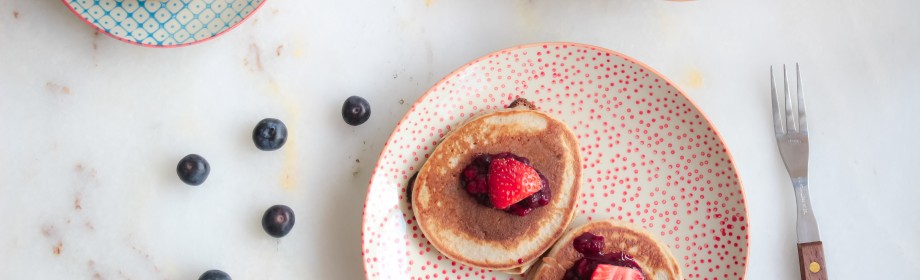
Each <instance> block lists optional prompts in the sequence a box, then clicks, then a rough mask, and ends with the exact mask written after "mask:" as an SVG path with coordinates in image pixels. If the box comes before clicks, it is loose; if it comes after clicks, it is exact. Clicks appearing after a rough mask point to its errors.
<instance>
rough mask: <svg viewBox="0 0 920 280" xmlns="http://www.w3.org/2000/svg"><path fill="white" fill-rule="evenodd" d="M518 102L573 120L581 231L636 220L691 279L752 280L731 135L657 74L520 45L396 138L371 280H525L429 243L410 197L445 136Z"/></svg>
mask: <svg viewBox="0 0 920 280" xmlns="http://www.w3.org/2000/svg"><path fill="white" fill-rule="evenodd" d="M517 97H525V98H527V99H529V100H531V101H533V102H534V103H535V104H536V105H537V106H538V107H539V109H540V110H541V111H544V112H547V113H549V114H551V115H554V116H555V117H557V118H559V119H560V120H562V121H564V122H566V123H567V124H568V125H569V126H570V127H571V128H572V130H573V131H574V132H575V134H576V135H577V136H578V140H579V145H580V147H581V153H582V161H583V162H582V164H583V174H584V178H582V180H583V181H582V193H581V197H580V198H579V199H578V202H579V203H578V208H577V209H576V217H575V219H574V221H573V222H572V223H573V225H578V224H582V223H584V222H586V221H589V220H594V219H616V220H622V221H626V222H630V223H633V224H635V225H637V226H640V227H642V228H644V229H646V230H647V231H648V232H650V233H652V234H653V235H655V236H656V237H657V238H658V240H660V241H661V242H663V243H665V244H666V245H667V247H668V248H669V249H670V250H671V252H673V254H674V256H675V257H676V258H677V260H678V262H679V263H680V265H681V270H682V275H683V278H685V279H707V280H716V279H743V278H744V274H745V267H746V264H747V255H748V241H749V240H748V232H747V231H748V221H747V209H746V205H745V199H744V195H743V192H742V188H741V184H740V181H739V180H738V174H737V172H736V169H735V167H734V164H733V163H732V160H731V156H730V155H729V153H728V151H727V150H726V148H725V145H724V144H723V143H722V139H721V138H720V137H719V135H718V133H717V132H716V131H715V129H714V128H713V127H712V125H711V124H710V122H709V121H708V120H707V119H706V118H705V117H704V116H703V114H702V113H701V112H700V110H699V109H698V108H697V107H696V106H695V105H694V104H693V102H691V101H690V100H689V99H687V97H686V96H685V95H684V94H683V93H681V91H680V90H678V89H677V88H676V87H675V86H674V84H673V83H671V82H670V81H668V80H667V79H666V78H665V77H663V76H661V75H660V74H659V73H658V72H655V71H654V70H652V69H651V68H649V67H648V66H646V65H644V64H642V63H640V62H638V61H636V60H635V59H632V58H630V57H627V56H625V55H622V54H619V53H616V52H614V51H610V50H606V49H603V48H599V47H594V46H589V45H583V44H575V43H543V44H530V45H523V46H518V47H514V48H510V49H506V50H502V51H499V52H496V53H493V54H490V55H488V56H485V57H482V58H479V59H477V60H475V61H473V62H470V63H469V64H467V65H465V66H463V67H461V68H460V69H458V70H456V71H455V72H453V73H451V74H450V75H448V76H447V77H445V78H444V79H443V80H441V81H440V82H438V83H437V84H435V85H434V86H433V87H432V88H431V89H429V90H428V92H427V93H425V95H424V96H422V97H421V98H420V99H419V100H418V102H416V104H415V105H414V106H412V108H411V109H410V110H409V112H408V113H407V114H406V116H405V117H404V118H403V119H402V121H400V122H399V124H398V125H397V127H396V130H395V131H394V132H393V134H392V135H391V136H390V139H389V140H388V141H387V143H386V146H385V147H384V148H383V152H382V153H381V155H380V159H379V161H378V163H377V167H376V168H375V169H374V174H373V175H372V176H371V183H370V187H369V188H368V194H367V201H366V202H365V205H364V222H363V225H362V233H361V238H362V243H363V249H362V250H363V251H362V256H363V258H364V268H365V271H366V273H367V277H368V278H369V279H509V278H510V279H520V278H521V277H517V276H511V275H507V274H502V273H499V272H492V271H488V270H481V269H476V268H472V267H468V266H464V265H461V264H458V263H455V262H453V261H451V260H450V259H447V258H445V257H443V256H442V255H441V254H440V253H438V251H437V250H435V249H434V248H432V246H431V245H430V244H429V243H428V242H427V240H425V238H424V237H423V236H422V232H421V231H420V229H419V228H418V226H417V224H416V223H415V220H414V216H413V214H412V210H411V209H410V205H409V203H408V202H407V199H406V187H407V183H408V180H409V177H411V176H412V174H413V173H415V171H416V170H418V168H419V167H421V166H422V164H423V163H424V161H425V159H426V158H427V157H428V156H429V154H430V153H431V151H432V150H433V149H434V147H435V146H436V145H437V143H438V140H439V139H441V137H443V136H444V134H445V133H447V132H448V131H450V130H451V128H454V127H456V126H457V125H458V124H459V123H460V122H461V121H463V120H464V119H466V118H468V117H469V116H471V115H473V114H475V113H476V112H480V111H483V110H493V109H496V108H502V107H504V106H505V105H506V104H508V103H510V102H511V101H512V100H513V99H515V98H517Z"/></svg>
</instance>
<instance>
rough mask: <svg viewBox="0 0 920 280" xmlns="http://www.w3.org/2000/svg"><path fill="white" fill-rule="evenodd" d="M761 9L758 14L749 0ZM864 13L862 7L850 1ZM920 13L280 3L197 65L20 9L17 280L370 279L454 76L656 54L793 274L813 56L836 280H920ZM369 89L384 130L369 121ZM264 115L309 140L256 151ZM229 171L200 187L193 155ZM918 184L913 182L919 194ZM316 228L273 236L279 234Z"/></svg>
mask: <svg viewBox="0 0 920 280" xmlns="http://www.w3.org/2000/svg"><path fill="white" fill-rule="evenodd" d="M742 2H745V3H742ZM853 2H857V1H853ZM918 10H920V2H916V1H906V0H905V1H858V3H842V2H840V1H832V0H822V1H793V0H789V1H756V2H754V1H701V2H666V1H511V0H507V1H484V0H483V1H448V0H427V1H422V0H418V1H347V2H346V1H293V0H270V1H268V2H267V3H266V4H265V6H263V8H262V9H261V10H259V11H258V12H256V14H255V16H254V17H253V18H251V19H250V20H248V21H247V22H245V23H244V24H242V25H241V26H240V27H239V28H237V29H236V30H234V31H232V32H230V33H227V34H226V35H224V36H222V37H220V38H218V39H216V40H213V41H209V42H205V43H203V44H199V45H194V46H190V47H184V48H179V49H151V48H144V47H138V46H134V45H129V44H126V43H123V42H119V41H116V40H114V39H111V38H108V37H106V36H102V35H98V34H94V31H93V29H91V28H90V27H88V26H86V25H85V24H83V23H82V22H80V21H79V20H78V19H77V18H76V17H75V16H74V15H72V14H71V13H70V12H69V11H68V10H67V9H66V8H65V7H64V6H63V5H61V4H60V2H59V1H55V0H3V1H0V119H2V120H3V121H4V127H3V129H2V131H3V132H2V137H0V212H2V213H3V214H2V216H0V278H2V279H196V278H197V276H198V275H199V274H200V273H201V272H203V271H205V270H207V269H211V268H221V269H224V270H225V271H227V272H229V273H230V274H231V275H232V276H233V277H234V279H359V278H362V277H363V276H364V273H363V269H362V260H361V256H360V246H361V245H360V237H359V234H360V232H359V230H360V225H361V207H362V204H363V202H364V197H365V191H366V188H367V181H368V179H369V178H370V173H371V171H372V169H373V167H374V164H375V162H376V158H377V155H378V153H379V151H380V150H381V148H382V145H383V143H384V141H386V139H387V136H388V135H389V133H390V131H391V130H392V129H393V127H394V126H395V124H396V122H397V121H398V120H399V119H400V118H401V117H402V115H403V114H404V113H405V112H406V111H407V110H408V109H409V107H410V106H411V104H412V103H413V102H414V101H415V100H416V99H417V98H418V97H419V96H421V94H422V93H423V92H424V91H425V90H426V89H427V87H429V86H430V85H432V84H433V83H434V82H436V81H437V80H438V79H440V78H441V77H442V76H444V75H446V74H447V73H449V72H450V71H452V70H453V69H455V68H457V67H459V66H461V65H463V64H464V63H466V62H468V61H470V60H472V59H474V58H476V57H479V56H482V55H485V54H487V53H490V52H492V51H495V50H499V49H502V48H505V47H510V46H514V45H518V44H522V43H528V42H538V41H574V42H583V43H588V44H594V45H598V46H602V47H606V48H610V49H613V50H616V51H619V52H622V53H624V54H627V55H630V56H633V57H635V58H636V59H638V60H640V61H643V62H645V63H647V64H649V65H651V66H652V67H653V68H656V69H657V70H659V71H661V72H662V73H663V74H664V75H665V76H668V77H670V78H671V79H672V80H674V81H675V82H676V83H677V84H678V86H679V87H681V88H683V89H684V90H685V91H686V93H687V94H688V95H689V97H690V98H691V99H693V100H694V101H695V102H696V103H697V104H698V105H699V106H700V107H701V109H702V110H703V112H704V113H706V114H707V116H708V117H709V118H710V119H711V121H712V122H713V123H714V124H715V126H716V127H717V128H718V129H719V131H720V132H721V134H722V135H723V136H724V138H725V141H726V143H727V146H728V148H729V149H730V150H731V152H732V153H733V155H734V157H735V160H736V162H737V167H738V170H739V171H740V174H741V180H742V183H743V185H744V189H745V192H746V194H747V201H748V207H749V208H748V209H749V211H750V213H749V215H750V222H751V226H750V239H751V244H750V253H751V255H750V260H749V267H748V279H796V278H797V277H798V268H797V266H796V265H797V264H796V260H797V256H796V251H795V234H794V232H795V231H794V225H795V223H794V219H793V212H794V202H793V193H792V188H791V186H790V185H789V182H788V178H787V177H786V174H785V170H784V169H783V166H782V163H781V160H780V158H779V155H778V153H777V151H776V146H775V143H774V140H773V135H772V131H771V129H772V127H771V119H770V105H769V97H768V95H769V84H768V80H767V79H768V76H767V75H768V72H767V69H768V66H769V65H770V64H776V65H779V64H781V63H792V62H796V61H798V62H800V63H801V64H802V69H803V70H804V71H805V72H804V74H805V79H806V81H807V84H806V89H807V91H808V94H809V95H808V101H809V106H810V107H809V127H810V129H811V131H812V141H811V143H812V149H811V152H812V154H811V174H810V179H811V186H812V199H813V202H814V208H815V211H816V213H817V217H818V220H819V223H820V225H821V232H822V238H823V240H824V242H825V253H826V254H827V263H828V265H827V266H828V271H829V274H830V276H831V278H832V279H918V278H920V237H918V236H920V215H918V213H920V204H918V203H917V202H916V201H917V199H918V198H920V183H918V181H917V180H916V178H914V177H911V176H912V175H913V174H916V172H917V171H916V168H917V167H918V166H920V165H918V163H917V157H918V156H920V146H918V145H917V141H918V137H920V114H918V113H917V111H918V109H917V106H918V104H920V92H918V89H917V84H916V83H917V82H918V81H920V69H918V65H920V52H918V50H920V21H918V20H917V16H916V11H918ZM349 95H361V96H364V97H366V98H367V99H368V100H369V101H370V102H371V106H372V108H373V114H372V117H371V119H370V121H368V122H367V123H366V124H364V125H362V126H359V127H350V126H347V125H345V124H344V122H343V121H342V120H341V117H340V115H339V109H340V106H341V104H342V102H343V101H344V100H345V98H346V97H348V96H349ZM263 117H277V118H280V119H282V120H284V121H285V122H286V123H287V125H288V127H289V129H290V133H291V137H290V140H289V141H288V143H287V145H286V146H285V147H284V148H283V149H282V150H280V151H277V152H261V151H258V150H256V149H255V148H254V146H253V145H252V142H251V140H250V138H249V137H250V133H251V130H252V127H253V126H254V125H255V123H256V122H258V121H259V120H260V119H261V118H263ZM187 153H200V154H202V155H204V156H205V157H206V158H207V159H208V160H209V161H210V162H211V166H212V172H211V176H210V178H209V179H208V181H207V182H205V184H204V185H202V186H200V187H188V186H185V185H183V184H182V183H181V182H180V181H179V180H178V179H177V177H176V175H175V165H176V162H177V161H178V160H179V159H180V158H181V157H182V156H184V155H185V154H187ZM911 178H914V179H911ZM276 203H283V204H287V205H290V206H291V207H292V208H294V210H295V211H296V213H297V223H296V225H295V227H294V229H293V231H292V233H291V234H290V235H289V236H287V237H285V238H283V239H281V240H279V241H276V240H275V239H273V238H270V237H268V235H266V234H265V233H264V232H263V231H262V229H261V226H260V225H259V219H260V217H261V214H262V211H264V210H265V209H266V208H267V207H268V206H270V205H272V204H276Z"/></svg>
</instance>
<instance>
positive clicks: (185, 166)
mask: <svg viewBox="0 0 920 280" xmlns="http://www.w3.org/2000/svg"><path fill="white" fill-rule="evenodd" d="M176 173H178V174H179V179H181V180H182V182H185V183H186V184H189V185H192V186H197V185H201V183H204V180H205V179H207V178H208V174H210V173H211V165H210V164H208V161H207V160H205V159H204V158H203V157H201V156H199V155H196V154H190V155H187V156H185V157H184V158H182V160H180V161H179V165H178V166H176Z"/></svg>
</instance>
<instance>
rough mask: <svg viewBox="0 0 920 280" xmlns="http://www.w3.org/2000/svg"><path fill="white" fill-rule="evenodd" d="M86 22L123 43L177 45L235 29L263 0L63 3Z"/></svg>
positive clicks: (92, 0) (74, 0) (82, 0)
mask: <svg viewBox="0 0 920 280" xmlns="http://www.w3.org/2000/svg"><path fill="white" fill-rule="evenodd" d="M63 1H64V3H65V4H67V5H68V6H70V7H71V9H73V11H74V13H76V14H77V15H79V16H80V17H82V18H83V19H84V20H86V21H87V22H88V23H90V24H92V25H95V26H96V27H97V28H99V29H101V30H102V31H105V32H106V33H108V34H110V35H113V36H114V37H115V38H118V39H120V40H122V41H126V42H129V43H136V44H142V45H148V46H178V45H187V44H191V43H195V42H198V41H201V40H205V39H208V38H211V37H213V36H215V35H217V34H220V33H222V32H224V31H226V30H229V29H230V28H233V27H234V26H236V25H237V24H238V23H240V21H242V20H243V19H245V18H246V17H248V16H249V15H250V14H251V13H252V12H254V11H255V10H256V9H257V8H258V7H259V6H260V5H261V4H262V2H264V1H265V0H63Z"/></svg>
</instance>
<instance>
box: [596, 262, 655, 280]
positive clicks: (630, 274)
mask: <svg viewBox="0 0 920 280" xmlns="http://www.w3.org/2000/svg"><path fill="white" fill-rule="evenodd" d="M591 280H645V277H643V276H642V273H640V272H639V271H638V270H635V269H632V268H628V267H622V266H615V265H609V264H600V265H598V266H597V269H595V270H594V274H592V275H591Z"/></svg>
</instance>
